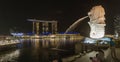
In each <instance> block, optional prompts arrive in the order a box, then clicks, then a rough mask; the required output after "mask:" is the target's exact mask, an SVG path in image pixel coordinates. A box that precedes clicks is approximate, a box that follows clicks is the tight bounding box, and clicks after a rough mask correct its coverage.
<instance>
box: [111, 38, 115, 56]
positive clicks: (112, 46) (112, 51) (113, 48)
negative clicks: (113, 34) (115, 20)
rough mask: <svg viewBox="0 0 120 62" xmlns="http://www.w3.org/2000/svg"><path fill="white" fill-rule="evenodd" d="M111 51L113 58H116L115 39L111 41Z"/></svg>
mask: <svg viewBox="0 0 120 62" xmlns="http://www.w3.org/2000/svg"><path fill="white" fill-rule="evenodd" d="M110 50H111V56H112V58H116V51H115V41H114V39H113V38H111V40H110Z"/></svg>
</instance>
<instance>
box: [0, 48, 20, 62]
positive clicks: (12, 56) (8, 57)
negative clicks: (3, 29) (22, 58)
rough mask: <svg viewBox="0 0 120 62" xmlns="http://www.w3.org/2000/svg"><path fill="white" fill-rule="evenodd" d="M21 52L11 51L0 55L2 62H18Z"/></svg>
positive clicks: (0, 61)
mask: <svg viewBox="0 0 120 62" xmlns="http://www.w3.org/2000/svg"><path fill="white" fill-rule="evenodd" d="M19 53H20V52H19V50H14V51H9V52H7V54H2V55H0V62H9V61H11V62H16V59H17V58H18V57H19Z"/></svg>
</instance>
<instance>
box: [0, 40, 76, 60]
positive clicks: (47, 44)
mask: <svg viewBox="0 0 120 62" xmlns="http://www.w3.org/2000/svg"><path fill="white" fill-rule="evenodd" d="M76 41H77V40H69V39H67V40H65V39H61V40H55V39H50V40H48V39H28V40H21V44H19V45H18V49H16V50H14V51H10V52H8V53H5V54H2V55H0V61H1V62H8V61H9V62H50V61H52V60H54V59H56V58H58V57H59V58H62V56H61V55H65V53H67V54H68V52H70V51H72V52H74V43H75V42H76ZM51 48H60V49H63V50H67V52H64V51H56V50H52V49H51ZM70 53H71V52H70Z"/></svg>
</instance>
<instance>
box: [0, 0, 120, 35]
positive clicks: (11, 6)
mask: <svg viewBox="0 0 120 62" xmlns="http://www.w3.org/2000/svg"><path fill="white" fill-rule="evenodd" d="M99 4H100V5H102V6H103V7H104V8H105V12H106V15H105V17H106V23H107V26H106V33H107V34H112V33H113V29H112V28H113V18H114V16H115V15H119V13H120V1H119V0H48V1H47V0H39V1H35V0H23V1H22V0H19V1H18V0H8V1H5V0H3V1H1V2H0V34H8V33H9V31H10V29H14V30H17V31H19V32H25V33H26V32H31V31H32V23H31V22H28V21H27V19H31V18H34V19H39V20H57V21H58V31H59V32H64V31H65V30H66V29H67V28H68V27H69V26H70V25H71V24H72V23H73V22H75V21H76V20H78V19H79V18H81V17H84V16H86V15H87V13H88V11H89V10H90V9H91V8H92V7H93V6H95V5H99ZM88 21H89V18H88V19H85V20H84V21H83V22H81V23H80V25H79V26H78V27H76V28H75V30H74V31H78V32H80V33H82V35H87V34H88V33H89V27H88V24H87V22H88Z"/></svg>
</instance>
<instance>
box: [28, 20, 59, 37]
mask: <svg viewBox="0 0 120 62" xmlns="http://www.w3.org/2000/svg"><path fill="white" fill-rule="evenodd" d="M28 21H31V22H32V33H34V34H37V35H39V34H40V29H41V32H42V34H45V33H48V32H51V34H56V33H57V21H45V20H36V19H28Z"/></svg>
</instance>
